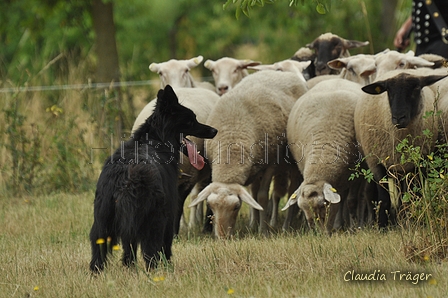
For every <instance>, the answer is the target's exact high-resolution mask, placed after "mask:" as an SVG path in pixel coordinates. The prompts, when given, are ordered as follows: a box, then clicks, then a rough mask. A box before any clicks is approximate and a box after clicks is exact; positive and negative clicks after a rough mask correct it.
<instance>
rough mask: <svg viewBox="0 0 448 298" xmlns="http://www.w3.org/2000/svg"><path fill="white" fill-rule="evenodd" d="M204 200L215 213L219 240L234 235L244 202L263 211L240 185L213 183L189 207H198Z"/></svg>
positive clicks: (214, 226)
mask: <svg viewBox="0 0 448 298" xmlns="http://www.w3.org/2000/svg"><path fill="white" fill-rule="evenodd" d="M204 200H205V201H206V202H207V206H208V207H210V209H211V210H212V211H213V219H212V222H213V228H214V231H215V236H216V237H218V238H227V237H230V236H232V235H233V232H234V228H235V223H236V219H237V216H238V212H239V211H240V208H241V204H242V202H246V203H247V204H249V205H250V206H251V207H253V208H255V209H258V210H263V208H262V207H261V206H260V205H259V204H258V203H257V202H256V201H255V200H254V199H253V198H252V196H251V195H250V194H249V193H248V192H247V190H246V189H245V188H244V187H243V186H241V185H239V184H232V183H219V182H213V183H211V184H210V185H208V186H207V187H206V188H204V190H202V191H201V192H200V193H199V195H198V196H197V198H196V199H195V200H194V201H193V202H191V204H190V205H189V206H188V207H193V206H196V205H197V204H199V203H200V202H202V201H204Z"/></svg>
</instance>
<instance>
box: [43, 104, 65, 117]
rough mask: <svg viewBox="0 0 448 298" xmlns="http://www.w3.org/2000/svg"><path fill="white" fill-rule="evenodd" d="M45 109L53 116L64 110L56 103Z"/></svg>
mask: <svg viewBox="0 0 448 298" xmlns="http://www.w3.org/2000/svg"><path fill="white" fill-rule="evenodd" d="M45 111H46V112H48V113H50V114H53V116H55V117H57V116H59V115H60V114H62V113H63V112H64V111H63V110H62V109H61V108H60V107H58V106H57V105H52V106H51V107H49V108H47V109H46V110H45Z"/></svg>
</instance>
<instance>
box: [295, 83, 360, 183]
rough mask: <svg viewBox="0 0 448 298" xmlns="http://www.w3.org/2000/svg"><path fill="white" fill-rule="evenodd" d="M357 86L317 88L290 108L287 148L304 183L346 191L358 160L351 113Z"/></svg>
mask: <svg viewBox="0 0 448 298" xmlns="http://www.w3.org/2000/svg"><path fill="white" fill-rule="evenodd" d="M362 93H363V92H362V91H361V89H360V86H359V85H358V84H356V83H353V82H350V81H347V80H344V79H339V78H336V79H332V80H328V81H325V82H321V83H319V84H317V85H316V86H315V87H314V88H313V89H311V90H309V91H308V92H307V93H306V94H305V95H303V96H302V97H301V98H300V99H299V100H298V101H297V102H296V103H295V105H294V107H293V108H292V110H291V114H290V116H289V120H288V126H287V136H288V146H289V148H290V150H291V152H292V154H293V157H294V158H295V160H296V162H297V163H298V166H299V169H300V171H301V172H302V174H303V178H304V183H305V184H307V183H308V184H309V183H316V182H317V181H326V182H327V183H330V184H331V185H333V186H334V187H336V188H337V189H338V191H340V190H342V188H345V189H346V188H347V184H348V183H347V181H348V177H349V175H350V170H349V168H351V167H354V165H355V163H356V162H359V161H360V160H359V159H360V153H359V148H358V145H357V142H356V139H355V128H354V120H353V119H354V111H355V107H356V102H357V101H358V99H359V98H360V97H361V96H362Z"/></svg>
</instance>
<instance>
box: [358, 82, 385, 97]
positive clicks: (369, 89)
mask: <svg viewBox="0 0 448 298" xmlns="http://www.w3.org/2000/svg"><path fill="white" fill-rule="evenodd" d="M361 89H362V91H364V92H365V93H368V94H373V95H377V94H381V93H383V92H384V91H386V90H387V89H386V83H385V82H384V81H379V82H375V83H372V84H370V85H367V86H364V87H362V88H361Z"/></svg>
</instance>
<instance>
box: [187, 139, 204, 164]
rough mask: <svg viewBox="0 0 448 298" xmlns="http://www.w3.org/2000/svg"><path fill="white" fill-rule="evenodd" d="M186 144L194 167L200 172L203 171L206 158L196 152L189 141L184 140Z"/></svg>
mask: <svg viewBox="0 0 448 298" xmlns="http://www.w3.org/2000/svg"><path fill="white" fill-rule="evenodd" d="M184 141H185V144H187V151H188V158H189V159H190V163H191V165H192V166H193V167H195V168H196V169H198V170H202V168H203V167H204V165H205V162H204V158H203V157H202V156H201V155H200V154H199V153H198V152H197V151H196V147H195V146H194V144H193V143H192V142H191V141H190V140H187V139H184Z"/></svg>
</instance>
